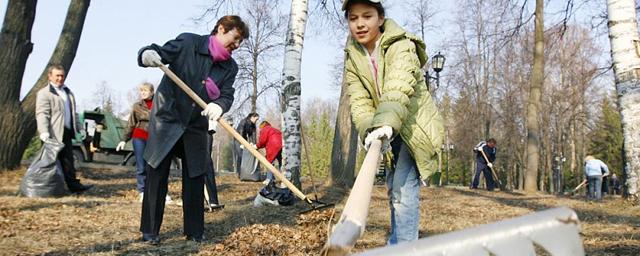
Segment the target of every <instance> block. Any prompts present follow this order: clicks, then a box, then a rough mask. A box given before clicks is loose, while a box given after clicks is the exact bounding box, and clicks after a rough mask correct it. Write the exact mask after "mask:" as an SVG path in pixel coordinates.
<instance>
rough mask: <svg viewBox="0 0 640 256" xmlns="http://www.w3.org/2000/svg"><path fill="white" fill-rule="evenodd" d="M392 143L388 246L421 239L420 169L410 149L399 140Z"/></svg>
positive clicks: (389, 179) (388, 180)
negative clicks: (419, 230) (419, 227)
mask: <svg viewBox="0 0 640 256" xmlns="http://www.w3.org/2000/svg"><path fill="white" fill-rule="evenodd" d="M396 140H397V141H398V142H397V143H392V144H394V145H393V151H394V152H393V153H394V159H393V160H394V161H393V166H394V167H395V168H391V169H390V170H389V171H388V172H387V188H388V195H389V207H390V208H391V233H390V234H389V240H388V241H387V243H388V244H397V243H402V242H408V241H413V240H417V239H418V224H419V221H420V178H419V176H418V167H417V166H416V162H415V160H414V159H413V157H412V156H411V153H409V149H408V148H407V146H406V145H405V144H404V142H402V140H401V139H400V138H397V139H396Z"/></svg>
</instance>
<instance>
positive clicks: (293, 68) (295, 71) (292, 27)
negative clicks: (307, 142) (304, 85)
mask: <svg viewBox="0 0 640 256" xmlns="http://www.w3.org/2000/svg"><path fill="white" fill-rule="evenodd" d="M306 24H307V0H293V1H291V16H290V18H289V27H288V29H287V39H286V40H285V49H284V66H283V71H282V74H283V79H282V87H283V88H284V89H283V92H282V94H283V98H284V105H285V109H284V112H283V113H282V115H283V119H284V123H283V126H282V128H283V134H284V136H283V139H284V150H283V157H284V159H285V160H284V161H285V166H284V168H285V170H287V171H290V172H291V179H292V182H293V184H294V185H296V186H297V187H298V188H300V162H301V161H300V144H301V142H302V140H301V139H300V65H301V62H302V43H303V42H304V30H305V26H306Z"/></svg>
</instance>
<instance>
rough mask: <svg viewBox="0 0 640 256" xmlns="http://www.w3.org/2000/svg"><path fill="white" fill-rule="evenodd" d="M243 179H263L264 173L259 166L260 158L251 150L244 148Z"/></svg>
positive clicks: (241, 174) (241, 165)
mask: <svg viewBox="0 0 640 256" xmlns="http://www.w3.org/2000/svg"><path fill="white" fill-rule="evenodd" d="M240 180H241V181H261V180H262V175H261V174H260V168H259V166H258V159H256V157H255V156H253V155H252V154H251V152H249V150H246V149H243V150H242V163H241V164H240Z"/></svg>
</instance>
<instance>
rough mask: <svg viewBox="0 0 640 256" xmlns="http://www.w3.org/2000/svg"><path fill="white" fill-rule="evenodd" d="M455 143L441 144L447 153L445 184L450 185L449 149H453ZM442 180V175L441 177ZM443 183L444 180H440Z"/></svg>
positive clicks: (441, 147)
mask: <svg viewBox="0 0 640 256" xmlns="http://www.w3.org/2000/svg"><path fill="white" fill-rule="evenodd" d="M453 148H454V146H453V144H451V143H448V144H442V145H440V149H441V150H442V151H445V152H446V154H447V156H446V157H447V167H445V173H444V184H445V185H449V151H453ZM440 181H442V177H440ZM440 183H441V184H442V182H440Z"/></svg>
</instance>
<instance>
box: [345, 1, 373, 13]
mask: <svg viewBox="0 0 640 256" xmlns="http://www.w3.org/2000/svg"><path fill="white" fill-rule="evenodd" d="M381 1H382V0H369V2H372V3H375V4H378V3H380V2H381ZM348 3H349V0H344V2H342V10H343V11H346V9H347V4H348Z"/></svg>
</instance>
